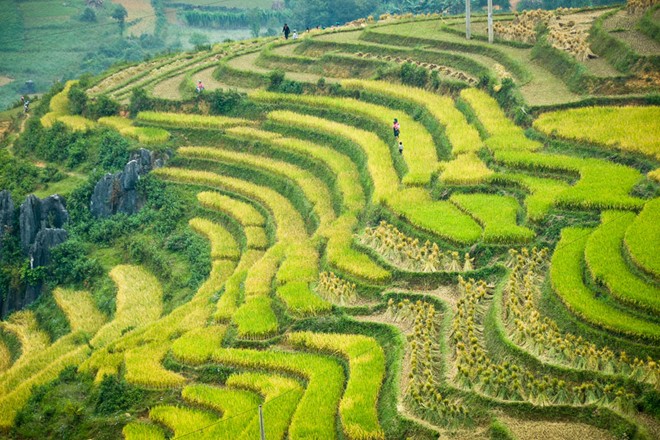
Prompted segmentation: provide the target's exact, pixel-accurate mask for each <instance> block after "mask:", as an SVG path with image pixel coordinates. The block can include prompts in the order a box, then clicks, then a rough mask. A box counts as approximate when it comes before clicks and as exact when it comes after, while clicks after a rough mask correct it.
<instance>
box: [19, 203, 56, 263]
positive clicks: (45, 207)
mask: <svg viewBox="0 0 660 440" xmlns="http://www.w3.org/2000/svg"><path fill="white" fill-rule="evenodd" d="M68 221H69V213H68V212H67V211H66V204H65V202H64V198H62V196H60V195H58V194H54V195H52V196H49V197H47V198H45V199H43V200H41V199H39V197H37V196H35V195H34V194H30V195H29V196H27V198H26V199H25V202H23V204H21V208H20V215H19V218H18V222H19V229H20V237H21V248H22V249H23V252H24V253H26V254H27V253H28V252H29V250H30V246H32V243H34V240H35V239H36V237H37V234H38V233H39V231H41V230H42V229H46V228H55V229H61V228H62V227H63V226H64V224H65V223H66V222H68Z"/></svg>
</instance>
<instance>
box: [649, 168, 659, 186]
mask: <svg viewBox="0 0 660 440" xmlns="http://www.w3.org/2000/svg"><path fill="white" fill-rule="evenodd" d="M646 175H647V176H648V177H649V179H651V180H655V181H656V182H658V183H660V168H656V169H655V170H653V171H649V172H648V173H647V174H646Z"/></svg>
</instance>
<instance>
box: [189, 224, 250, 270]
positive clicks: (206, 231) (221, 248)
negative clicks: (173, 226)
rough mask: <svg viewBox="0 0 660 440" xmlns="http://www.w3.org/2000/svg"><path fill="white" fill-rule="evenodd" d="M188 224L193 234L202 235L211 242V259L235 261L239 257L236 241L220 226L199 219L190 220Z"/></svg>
mask: <svg viewBox="0 0 660 440" xmlns="http://www.w3.org/2000/svg"><path fill="white" fill-rule="evenodd" d="M188 224H189V225H190V227H191V228H192V229H193V230H194V231H195V232H197V233H198V234H202V235H204V236H205V237H206V238H207V239H208V240H209V241H210V242H211V258H213V259H222V258H227V259H232V260H237V259H238V258H239V257H240V255H241V253H240V250H239V249H238V243H236V239H234V237H233V236H232V235H231V233H230V232H229V231H228V230H226V229H225V228H224V227H223V226H222V225H219V224H217V223H213V222H212V221H210V220H207V219H204V218H199V217H196V218H192V219H190V220H189V221H188Z"/></svg>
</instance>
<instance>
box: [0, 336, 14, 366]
mask: <svg viewBox="0 0 660 440" xmlns="http://www.w3.org/2000/svg"><path fill="white" fill-rule="evenodd" d="M11 363H12V359H11V352H10V351H9V348H7V344H5V343H4V342H3V341H2V340H0V375H1V374H2V373H4V372H5V371H7V369H8V368H9V367H10V366H11Z"/></svg>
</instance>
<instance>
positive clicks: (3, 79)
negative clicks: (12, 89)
mask: <svg viewBox="0 0 660 440" xmlns="http://www.w3.org/2000/svg"><path fill="white" fill-rule="evenodd" d="M13 80H14V79H13V78H10V77H8V76H2V75H0V87H2V86H6V85H7V84H9V83H10V82H12V81H13Z"/></svg>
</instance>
